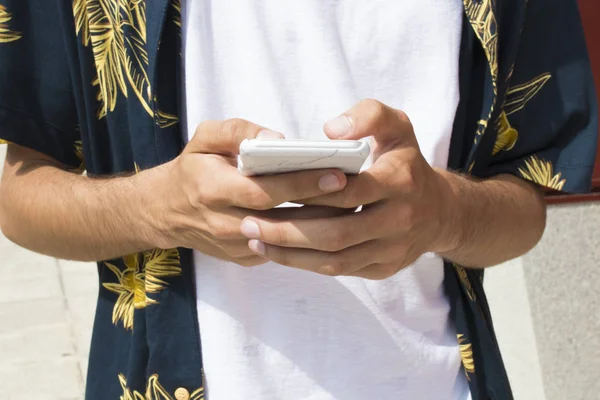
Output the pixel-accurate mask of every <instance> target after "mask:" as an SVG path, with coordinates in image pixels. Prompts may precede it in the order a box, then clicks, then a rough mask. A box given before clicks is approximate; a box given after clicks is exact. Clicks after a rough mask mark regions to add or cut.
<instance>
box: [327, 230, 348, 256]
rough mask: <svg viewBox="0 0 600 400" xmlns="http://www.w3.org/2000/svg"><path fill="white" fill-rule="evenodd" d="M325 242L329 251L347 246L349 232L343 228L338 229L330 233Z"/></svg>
mask: <svg viewBox="0 0 600 400" xmlns="http://www.w3.org/2000/svg"><path fill="white" fill-rule="evenodd" d="M329 237H330V239H329V241H328V243H327V246H328V250H329V251H340V250H343V249H345V248H346V247H348V245H349V241H350V232H349V231H348V230H345V229H338V230H336V231H334V232H332V233H331V235H330V236H329Z"/></svg>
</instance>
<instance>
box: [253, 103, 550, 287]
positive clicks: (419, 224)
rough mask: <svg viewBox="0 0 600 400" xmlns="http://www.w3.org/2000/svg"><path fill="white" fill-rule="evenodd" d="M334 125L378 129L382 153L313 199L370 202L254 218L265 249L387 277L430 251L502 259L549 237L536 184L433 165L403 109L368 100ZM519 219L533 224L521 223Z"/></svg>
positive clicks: (274, 256)
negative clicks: (297, 215) (328, 214)
mask: <svg viewBox="0 0 600 400" xmlns="http://www.w3.org/2000/svg"><path fill="white" fill-rule="evenodd" d="M325 132H326V133H327V135H328V136H329V137H330V138H332V139H359V138H364V137H368V136H373V137H374V139H375V148H374V160H375V161H374V164H373V166H372V167H371V168H369V169H368V170H367V171H365V172H363V173H361V174H359V175H357V176H354V177H349V178H348V183H347V185H346V187H345V189H344V190H342V191H339V192H336V193H333V194H328V195H321V196H317V197H314V198H310V199H305V200H303V203H304V204H310V205H326V206H333V207H340V208H345V209H352V208H356V207H359V206H363V209H362V211H360V212H357V213H353V214H351V215H344V216H339V217H335V218H328V219H325V218H323V219H310V220H299V221H277V220H273V219H268V218H259V217H250V218H247V219H245V220H244V222H243V225H242V232H243V233H244V234H245V235H246V237H248V238H249V239H251V240H250V242H249V247H250V248H251V249H252V250H253V251H254V252H256V253H257V254H260V255H262V256H264V257H266V258H268V259H270V260H273V261H275V262H278V263H280V264H283V265H288V266H291V267H295V268H300V269H305V270H310V271H314V272H317V273H321V274H326V275H349V276H358V277H363V278H368V279H384V278H387V277H390V276H392V275H394V274H396V273H397V272H398V271H400V270H401V269H403V268H405V267H406V266H408V265H410V264H412V263H413V262H414V261H415V260H416V259H417V258H419V257H420V256H421V255H422V254H424V253H426V252H436V253H439V254H441V255H443V256H445V257H447V258H450V259H452V260H454V261H457V262H462V263H465V264H467V265H469V266H487V265H492V264H495V263H497V262H501V261H504V260H506V259H509V258H513V257H515V256H518V255H520V254H522V253H523V252H525V251H527V250H529V249H530V248H531V247H533V245H534V244H535V243H536V242H537V240H539V237H540V236H541V232H542V231H543V227H544V220H545V214H544V205H543V200H541V198H540V196H539V194H538V193H537V191H536V189H535V188H533V187H532V186H530V185H529V184H527V183H525V182H520V181H519V180H517V179H516V178H511V177H501V178H496V179H494V180H490V181H486V182H482V183H477V182H473V181H470V180H468V179H466V178H463V177H460V176H458V175H454V174H451V173H448V172H446V171H442V170H435V169H433V168H432V167H430V166H429V164H428V163H427V162H426V160H425V159H424V157H423V156H422V154H421V152H420V150H419V146H418V143H417V140H416V137H415V134H414V131H413V128H412V125H411V123H410V121H409V119H408V117H407V116H406V115H405V114H404V113H403V112H402V111H399V110H394V109H392V108H389V107H387V106H385V105H383V104H381V103H378V102H376V101H373V100H366V101H362V102H360V103H359V104H358V105H357V106H355V107H354V108H353V109H351V110H350V111H349V112H347V113H346V114H344V115H342V116H340V117H338V118H336V119H334V120H332V121H331V122H329V123H328V124H327V125H326V126H325ZM507 194H508V196H507ZM515 200H522V202H521V203H520V205H521V207H522V208H521V209H520V210H519V209H517V210H515V209H512V208H514V207H512V206H513V205H514V201H515ZM523 211H524V212H523ZM490 224H493V225H490ZM519 225H520V226H521V228H525V230H522V229H521V230H520V232H517V228H518V227H519ZM527 228H530V229H527ZM483 232H485V233H483ZM487 232H489V233H487ZM519 233H520V235H519Z"/></svg>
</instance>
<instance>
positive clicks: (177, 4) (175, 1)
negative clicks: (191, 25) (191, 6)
mask: <svg viewBox="0 0 600 400" xmlns="http://www.w3.org/2000/svg"><path fill="white" fill-rule="evenodd" d="M171 6H172V7H173V8H174V9H175V19H174V20H173V22H174V23H175V25H177V26H178V27H179V28H181V0H173V1H172V2H171Z"/></svg>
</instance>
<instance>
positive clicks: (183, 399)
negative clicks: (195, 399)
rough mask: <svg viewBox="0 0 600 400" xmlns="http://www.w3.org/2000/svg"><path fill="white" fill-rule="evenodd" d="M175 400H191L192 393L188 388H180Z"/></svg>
mask: <svg viewBox="0 0 600 400" xmlns="http://www.w3.org/2000/svg"><path fill="white" fill-rule="evenodd" d="M175 398H176V399H177V400H190V392H188V391H187V389H186V388H182V387H180V388H178V389H177V390H176V391H175Z"/></svg>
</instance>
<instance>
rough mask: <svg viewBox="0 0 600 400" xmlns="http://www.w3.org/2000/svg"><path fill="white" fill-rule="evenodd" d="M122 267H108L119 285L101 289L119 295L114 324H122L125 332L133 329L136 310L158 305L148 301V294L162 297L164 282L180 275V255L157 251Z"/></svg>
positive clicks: (138, 256) (126, 261)
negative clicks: (160, 294) (160, 293)
mask: <svg viewBox="0 0 600 400" xmlns="http://www.w3.org/2000/svg"><path fill="white" fill-rule="evenodd" d="M123 263H124V264H125V269H123V270H120V269H119V268H118V267H117V266H116V265H114V264H111V263H105V265H106V267H107V268H108V269H109V270H110V271H111V272H112V273H113V274H114V275H115V277H116V278H117V280H118V282H116V283H113V282H107V283H103V284H102V286H103V287H104V288H105V289H107V290H109V291H111V292H113V293H116V294H117V295H118V297H117V300H116V302H115V305H114V307H113V314H112V322H113V324H115V325H116V324H117V323H118V322H119V321H121V322H122V323H123V326H124V327H125V329H132V328H133V317H134V311H135V310H136V309H142V308H145V307H146V306H149V305H153V304H158V302H157V301H156V300H154V299H151V298H150V297H148V293H152V294H156V293H159V292H160V291H161V290H163V289H164V287H165V285H167V282H165V281H164V280H163V279H164V278H169V277H174V276H178V275H180V274H181V267H180V266H179V251H178V250H177V249H170V250H162V249H155V250H151V251H147V252H145V253H143V254H141V253H140V254H133V255H130V256H127V257H124V258H123Z"/></svg>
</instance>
